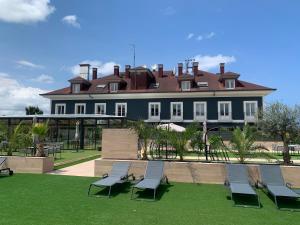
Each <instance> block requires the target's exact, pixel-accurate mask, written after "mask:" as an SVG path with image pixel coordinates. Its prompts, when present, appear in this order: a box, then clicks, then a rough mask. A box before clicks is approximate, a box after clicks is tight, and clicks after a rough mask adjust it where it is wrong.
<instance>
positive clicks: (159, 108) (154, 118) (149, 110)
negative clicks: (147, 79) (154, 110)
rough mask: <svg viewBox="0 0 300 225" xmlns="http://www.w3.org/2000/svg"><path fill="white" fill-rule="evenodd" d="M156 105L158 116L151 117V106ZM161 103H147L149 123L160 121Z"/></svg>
mask: <svg viewBox="0 0 300 225" xmlns="http://www.w3.org/2000/svg"><path fill="white" fill-rule="evenodd" d="M152 105H158V115H157V116H151V106H152ZM160 113H161V103H160V102H149V103H148V120H149V121H160Z"/></svg>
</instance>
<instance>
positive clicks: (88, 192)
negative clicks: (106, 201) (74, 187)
mask: <svg viewBox="0 0 300 225" xmlns="http://www.w3.org/2000/svg"><path fill="white" fill-rule="evenodd" d="M92 186H93V185H92V184H91V185H90V187H89V191H88V196H90V191H91V188H92Z"/></svg>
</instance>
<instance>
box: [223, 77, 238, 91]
mask: <svg viewBox="0 0 300 225" xmlns="http://www.w3.org/2000/svg"><path fill="white" fill-rule="evenodd" d="M226 82H233V87H226ZM235 83H236V80H235V79H225V81H224V87H225V88H226V89H227V90H232V89H235Z"/></svg>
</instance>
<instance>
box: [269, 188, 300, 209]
mask: <svg viewBox="0 0 300 225" xmlns="http://www.w3.org/2000/svg"><path fill="white" fill-rule="evenodd" d="M264 193H265V194H266V195H267V196H268V198H269V199H271V200H272V202H273V203H274V207H276V204H275V200H274V197H273V195H271V194H270V193H269V192H266V191H264ZM277 204H278V207H279V209H280V210H290V211H298V212H300V199H299V198H298V199H296V198H288V197H277Z"/></svg>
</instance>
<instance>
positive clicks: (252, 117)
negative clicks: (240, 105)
mask: <svg viewBox="0 0 300 225" xmlns="http://www.w3.org/2000/svg"><path fill="white" fill-rule="evenodd" d="M253 103H254V105H255V111H256V112H255V115H253V116H247V115H246V105H247V104H253ZM257 113H258V102H257V101H244V120H245V121H246V122H256V121H257Z"/></svg>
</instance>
